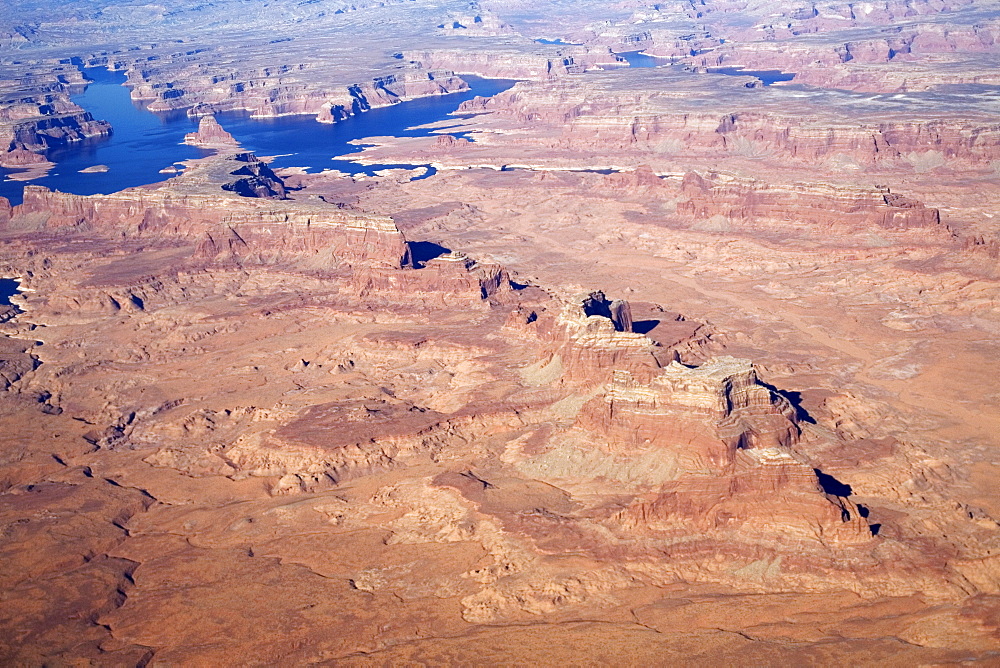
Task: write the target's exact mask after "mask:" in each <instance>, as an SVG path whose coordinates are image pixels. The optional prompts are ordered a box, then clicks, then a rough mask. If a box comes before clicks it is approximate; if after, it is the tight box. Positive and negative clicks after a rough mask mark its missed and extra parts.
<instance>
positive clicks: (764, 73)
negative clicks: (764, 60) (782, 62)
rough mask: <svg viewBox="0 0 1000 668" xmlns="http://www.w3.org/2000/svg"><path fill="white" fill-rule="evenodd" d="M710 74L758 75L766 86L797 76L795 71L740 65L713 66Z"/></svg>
mask: <svg viewBox="0 0 1000 668" xmlns="http://www.w3.org/2000/svg"><path fill="white" fill-rule="evenodd" d="M708 72H709V74H728V75H730V76H735V77H745V76H751V77H757V78H758V79H760V80H761V81H762V82H764V85H765V86H770V85H771V84H773V83H777V82H778V81H791V80H792V79H794V78H795V74H794V73H788V72H782V71H781V70H744V69H740V68H739V67H712V68H710V69H709V70H708Z"/></svg>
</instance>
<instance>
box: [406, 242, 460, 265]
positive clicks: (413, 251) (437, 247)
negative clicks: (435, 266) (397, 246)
mask: <svg viewBox="0 0 1000 668" xmlns="http://www.w3.org/2000/svg"><path fill="white" fill-rule="evenodd" d="M406 243H407V244H408V245H409V247H410V256H411V257H412V258H413V266H414V267H417V268H418V269H419V268H420V267H423V266H424V265H425V264H427V263H428V262H430V261H431V260H433V259H434V258H436V257H441V256H442V255H444V254H445V253H450V252H451V250H450V249H448V248H445V247H444V246H442V245H441V244H436V243H434V242H433V241H407V242H406Z"/></svg>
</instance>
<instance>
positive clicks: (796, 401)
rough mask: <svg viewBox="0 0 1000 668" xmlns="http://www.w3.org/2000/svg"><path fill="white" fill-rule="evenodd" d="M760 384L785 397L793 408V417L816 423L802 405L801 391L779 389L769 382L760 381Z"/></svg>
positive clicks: (801, 420)
mask: <svg viewBox="0 0 1000 668" xmlns="http://www.w3.org/2000/svg"><path fill="white" fill-rule="evenodd" d="M761 385H763V386H764V387H766V388H767V389H769V390H771V391H772V392H774V393H775V394H780V395H781V396H783V397H784V398H785V399H787V400H788V403H790V404H791V405H792V408H794V409H795V417H797V418H798V419H799V421H800V422H808V423H809V424H816V419H815V418H814V417H813V416H811V415H809V411H807V410H806V409H805V408H803V407H802V393H801V392H795V391H793V390H779V389H778V388H777V387H775V386H774V385H771V384H770V383H765V382H764V381H761Z"/></svg>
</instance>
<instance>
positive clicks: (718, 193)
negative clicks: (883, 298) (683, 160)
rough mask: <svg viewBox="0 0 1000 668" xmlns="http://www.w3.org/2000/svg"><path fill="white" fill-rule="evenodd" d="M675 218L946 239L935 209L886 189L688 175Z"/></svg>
mask: <svg viewBox="0 0 1000 668" xmlns="http://www.w3.org/2000/svg"><path fill="white" fill-rule="evenodd" d="M681 194H682V197H681V201H679V202H678V203H677V213H678V214H679V215H680V216H683V217H685V218H688V219H691V220H701V221H703V220H708V219H711V218H712V217H713V216H722V217H724V219H725V220H726V221H727V222H730V223H735V224H745V225H748V226H751V227H752V226H754V225H758V226H764V225H767V224H771V223H774V222H778V223H780V222H782V221H794V222H795V224H796V225H804V226H809V227H818V228H821V229H822V228H833V227H837V228H841V229H845V228H846V229H851V228H853V229H855V230H865V229H872V228H873V227H877V228H881V229H890V230H906V229H911V228H926V229H929V230H937V231H938V232H940V233H941V234H947V231H946V230H945V228H944V226H942V225H941V216H940V213H939V212H938V210H937V209H932V208H928V207H925V206H924V205H923V203H921V202H918V201H916V200H913V199H910V198H907V197H905V196H903V195H900V194H897V193H892V192H889V189H888V188H886V187H874V188H871V189H861V188H850V187H844V186H835V185H820V184H808V185H807V184H782V185H778V184H768V183H762V182H759V181H754V180H751V179H747V178H738V177H734V176H731V175H723V174H708V175H706V176H702V175H700V174H697V173H694V172H689V173H687V174H685V176H684V178H683V180H682V183H681Z"/></svg>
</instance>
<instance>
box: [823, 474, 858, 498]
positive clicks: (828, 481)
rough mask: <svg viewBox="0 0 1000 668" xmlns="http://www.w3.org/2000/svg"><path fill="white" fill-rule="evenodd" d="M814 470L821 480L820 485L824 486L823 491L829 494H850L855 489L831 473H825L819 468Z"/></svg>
mask: <svg viewBox="0 0 1000 668" xmlns="http://www.w3.org/2000/svg"><path fill="white" fill-rule="evenodd" d="M813 472H814V473H815V474H816V478H817V479H818V480H819V486H820V487H822V488H823V491H824V492H826V493H827V494H831V495H833V496H850V495H851V494H852V493H853V491H854V490H852V489H851V486H850V485H848V484H846V483H842V482H840V481H839V480H837V479H836V478H834V477H833V476H832V475H830V474H829V473H823V472H822V471H820V470H819V469H813Z"/></svg>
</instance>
